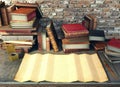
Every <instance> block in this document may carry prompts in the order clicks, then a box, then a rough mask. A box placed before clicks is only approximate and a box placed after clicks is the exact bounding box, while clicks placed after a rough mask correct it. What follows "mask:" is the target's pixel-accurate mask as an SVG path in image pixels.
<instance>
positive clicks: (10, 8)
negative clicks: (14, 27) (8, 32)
mask: <svg viewBox="0 0 120 87" xmlns="http://www.w3.org/2000/svg"><path fill="white" fill-rule="evenodd" d="M6 9H7V15H8V22H9V23H10V21H11V12H12V11H14V10H16V6H15V5H14V4H13V5H10V6H7V8H6Z"/></svg>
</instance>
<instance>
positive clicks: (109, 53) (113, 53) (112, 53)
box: [105, 47, 120, 59]
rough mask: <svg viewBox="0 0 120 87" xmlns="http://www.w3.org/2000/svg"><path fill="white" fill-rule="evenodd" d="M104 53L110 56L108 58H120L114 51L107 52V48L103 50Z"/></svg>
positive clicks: (119, 53) (118, 53) (119, 54)
mask: <svg viewBox="0 0 120 87" xmlns="http://www.w3.org/2000/svg"><path fill="white" fill-rule="evenodd" d="M105 53H106V54H107V55H110V56H114V57H120V52H115V51H111V50H108V49H107V47H106V48H105ZM119 59H120V58H119Z"/></svg>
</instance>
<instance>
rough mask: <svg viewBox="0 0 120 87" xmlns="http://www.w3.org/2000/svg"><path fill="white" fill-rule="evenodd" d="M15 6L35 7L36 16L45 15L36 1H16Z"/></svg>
mask: <svg viewBox="0 0 120 87" xmlns="http://www.w3.org/2000/svg"><path fill="white" fill-rule="evenodd" d="M15 6H16V7H18V8H20V7H24V8H35V9H36V17H37V18H42V17H43V13H42V10H41V8H40V5H39V4H38V3H37V2H36V3H19V2H17V3H15Z"/></svg>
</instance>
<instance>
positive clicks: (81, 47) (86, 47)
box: [62, 42, 90, 49]
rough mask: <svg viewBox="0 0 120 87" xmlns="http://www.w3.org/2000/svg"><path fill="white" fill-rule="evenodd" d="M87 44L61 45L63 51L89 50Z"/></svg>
mask: <svg viewBox="0 0 120 87" xmlns="http://www.w3.org/2000/svg"><path fill="white" fill-rule="evenodd" d="M89 44H90V43H89V42H79V43H76V44H62V47H63V49H89Z"/></svg>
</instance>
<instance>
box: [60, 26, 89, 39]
mask: <svg viewBox="0 0 120 87" xmlns="http://www.w3.org/2000/svg"><path fill="white" fill-rule="evenodd" d="M62 30H63V32H64V35H65V38H72V37H80V36H88V33H89V32H88V30H87V29H86V28H85V27H84V26H83V25H82V24H63V25H62Z"/></svg>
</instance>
